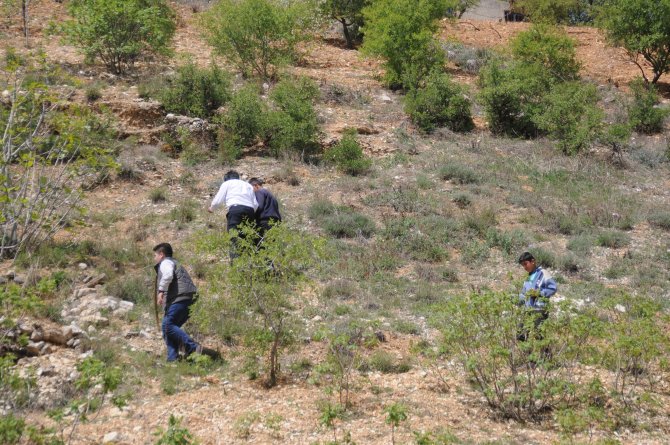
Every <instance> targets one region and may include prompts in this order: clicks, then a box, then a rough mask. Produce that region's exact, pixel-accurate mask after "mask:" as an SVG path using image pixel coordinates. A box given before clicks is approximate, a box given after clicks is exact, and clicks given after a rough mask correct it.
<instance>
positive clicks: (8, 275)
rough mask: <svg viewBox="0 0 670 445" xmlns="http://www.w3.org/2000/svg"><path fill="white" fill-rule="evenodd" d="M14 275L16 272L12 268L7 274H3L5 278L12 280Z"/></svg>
mask: <svg viewBox="0 0 670 445" xmlns="http://www.w3.org/2000/svg"><path fill="white" fill-rule="evenodd" d="M14 275H16V272H14V271H13V270H10V271H8V272H7V274H6V275H5V277H7V278H8V279H10V280H13V279H14Z"/></svg>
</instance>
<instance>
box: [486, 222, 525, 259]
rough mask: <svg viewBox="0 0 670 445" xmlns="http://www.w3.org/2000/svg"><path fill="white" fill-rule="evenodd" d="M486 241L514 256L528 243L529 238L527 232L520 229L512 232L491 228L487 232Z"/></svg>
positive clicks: (490, 245) (491, 245)
mask: <svg viewBox="0 0 670 445" xmlns="http://www.w3.org/2000/svg"><path fill="white" fill-rule="evenodd" d="M486 242H487V244H488V245H489V247H497V248H499V249H500V250H501V251H502V252H503V253H505V254H506V255H513V256H514V255H516V254H517V253H518V252H519V251H520V250H521V249H522V248H523V247H525V246H527V245H528V243H529V239H528V236H527V235H526V233H525V232H524V231H522V230H519V229H515V230H512V231H510V232H504V231H501V230H496V229H489V230H488V231H487V232H486Z"/></svg>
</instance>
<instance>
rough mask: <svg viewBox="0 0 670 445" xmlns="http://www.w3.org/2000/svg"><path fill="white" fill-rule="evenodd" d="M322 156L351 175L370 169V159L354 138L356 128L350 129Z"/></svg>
mask: <svg viewBox="0 0 670 445" xmlns="http://www.w3.org/2000/svg"><path fill="white" fill-rule="evenodd" d="M324 158H325V159H326V160H327V161H328V162H331V163H333V164H335V165H336V166H337V168H338V170H340V171H342V172H344V173H346V174H348V175H352V176H357V175H362V174H365V173H367V172H368V171H369V170H370V166H371V165H372V160H371V159H370V158H368V157H367V156H365V154H364V153H363V150H362V149H361V146H360V144H359V143H358V141H357V140H356V130H350V131H347V132H346V133H345V135H344V136H343V137H342V139H340V140H339V141H338V142H337V144H335V145H334V146H333V147H331V148H330V149H329V150H328V151H327V152H326V153H325V154H324Z"/></svg>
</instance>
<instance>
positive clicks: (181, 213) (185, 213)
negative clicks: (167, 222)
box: [170, 199, 198, 228]
mask: <svg viewBox="0 0 670 445" xmlns="http://www.w3.org/2000/svg"><path fill="white" fill-rule="evenodd" d="M197 208H198V203H197V202H195V201H193V200H191V199H187V200H185V201H182V202H181V203H179V205H177V207H175V208H173V209H172V210H170V219H172V220H173V221H175V222H176V223H177V227H179V228H181V227H183V226H184V225H186V224H188V223H190V222H192V221H194V220H195V218H196V216H197Z"/></svg>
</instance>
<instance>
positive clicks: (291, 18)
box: [202, 0, 309, 79]
mask: <svg viewBox="0 0 670 445" xmlns="http://www.w3.org/2000/svg"><path fill="white" fill-rule="evenodd" d="M305 7H306V3H301V2H292V3H289V4H288V6H287V5H286V4H283V3H277V2H273V1H271V0H241V1H235V0H221V1H219V2H217V3H216V4H214V5H213V6H212V8H211V9H210V10H209V11H207V12H206V13H205V14H204V17H203V21H202V24H203V27H204V29H205V37H206V38H207V41H208V42H209V44H210V45H212V47H214V51H215V52H217V53H218V54H220V55H222V56H224V57H226V58H228V59H229V60H230V61H231V62H233V63H234V64H236V65H237V66H238V68H239V69H240V70H241V71H242V72H243V73H244V74H245V75H251V74H252V73H254V74H256V75H258V76H260V77H261V78H263V79H270V78H273V77H274V76H275V75H276V73H277V67H280V66H282V65H284V64H286V63H288V62H291V61H293V60H294V59H295V58H296V51H295V46H296V44H297V43H298V42H300V41H301V40H304V39H305V38H306V37H307V31H309V26H306V25H308V23H306V19H307V15H306V14H305Z"/></svg>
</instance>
